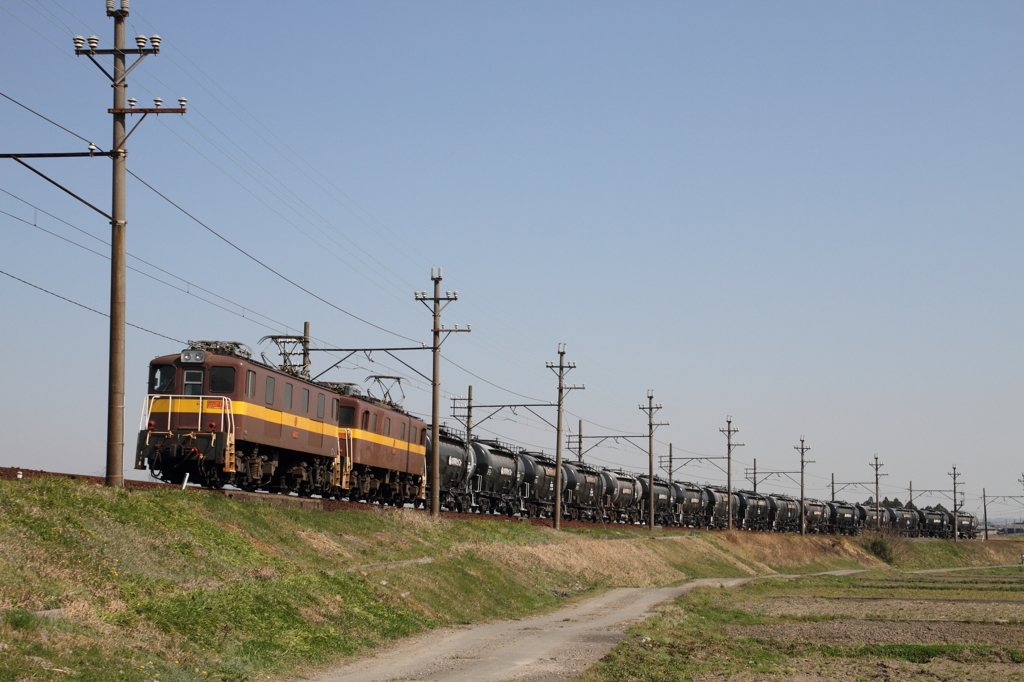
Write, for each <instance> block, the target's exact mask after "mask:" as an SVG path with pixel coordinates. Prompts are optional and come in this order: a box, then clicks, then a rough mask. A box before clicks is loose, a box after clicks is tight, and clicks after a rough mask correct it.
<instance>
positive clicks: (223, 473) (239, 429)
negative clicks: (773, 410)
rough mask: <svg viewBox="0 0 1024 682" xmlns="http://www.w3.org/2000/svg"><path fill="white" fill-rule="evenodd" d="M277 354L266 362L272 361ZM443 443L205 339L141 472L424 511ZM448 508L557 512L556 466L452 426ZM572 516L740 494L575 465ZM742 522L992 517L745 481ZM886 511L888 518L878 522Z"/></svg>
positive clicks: (735, 515) (625, 516) (162, 398)
mask: <svg viewBox="0 0 1024 682" xmlns="http://www.w3.org/2000/svg"><path fill="white" fill-rule="evenodd" d="M264 360H265V359H264ZM432 447H433V444H432V443H431V441H430V437H429V434H428V429H427V425H426V424H425V423H424V422H423V421H422V420H421V419H418V418H416V417H415V416H413V415H411V414H409V413H408V412H406V411H404V410H403V409H402V408H401V407H400V406H399V405H398V404H396V403H395V402H392V401H389V400H382V399H377V398H374V397H372V396H369V395H363V393H362V391H361V389H359V388H358V387H357V386H355V385H354V384H350V383H332V382H321V381H314V380H312V379H310V378H309V377H308V371H304V370H300V369H299V368H298V367H296V366H294V365H292V364H290V363H289V362H287V358H286V362H285V364H284V365H281V366H277V367H275V366H272V365H271V364H270V363H269V362H266V361H264V362H260V361H258V360H254V359H253V357H252V352H251V351H250V350H248V349H247V348H246V347H245V346H244V345H242V344H240V343H236V342H218V341H198V342H190V343H189V347H188V348H187V349H185V350H183V351H182V352H181V353H179V354H177V355H168V356H164V357H159V358H156V359H154V360H153V361H152V362H151V363H150V367H149V391H148V395H147V396H146V399H145V403H144V405H143V410H142V418H141V423H140V427H139V435H138V442H137V447H136V456H135V468H136V469H149V471H150V473H151V475H153V476H154V477H155V478H157V479H160V480H162V481H166V482H168V483H175V484H182V483H184V482H186V481H189V480H191V481H193V482H195V483H198V484H201V485H204V486H207V487H211V488H220V487H223V486H225V485H232V486H235V487H238V488H241V489H242V490H249V491H255V490H263V491H267V492H275V493H286V494H287V493H295V494H298V495H303V496H309V495H320V496H323V497H334V498H339V499H340V498H347V499H349V500H353V501H365V502H378V503H381V504H392V505H395V506H404V505H406V504H411V505H413V506H423V505H424V503H425V500H426V499H427V494H428V492H429V491H428V481H429V476H428V469H427V467H428V462H429V461H430V453H431V451H432ZM438 460H439V466H438V477H439V481H440V483H439V496H440V499H441V505H442V506H443V507H445V508H447V509H449V510H453V511H460V512H476V513H481V514H504V515H508V516H517V515H518V516H524V517H529V516H534V517H551V516H553V515H554V507H555V482H556V469H557V465H556V462H555V461H554V460H553V459H552V458H551V457H549V456H547V455H545V454H543V453H539V452H530V451H527V450H524V449H522V448H519V447H516V446H512V445H509V444H507V443H502V442H500V441H498V440H483V439H475V438H474V439H472V440H469V439H467V438H466V435H465V434H464V433H460V432H458V431H455V430H452V429H448V428H446V427H443V428H442V429H441V431H440V437H439V439H438ZM561 493H562V494H561V499H562V514H563V515H564V517H565V518H566V519H573V520H583V521H594V522H606V523H616V522H618V523H647V521H648V513H649V512H648V510H649V504H650V503H649V500H650V499H651V497H652V496H653V498H654V521H655V523H656V524H659V525H662V526H678V527H690V528H709V529H710V528H727V527H728V526H729V525H730V524H729V509H730V504H729V498H730V492H729V491H728V490H726V489H725V488H722V487H717V486H707V485H698V484H695V483H689V482H680V481H667V480H665V479H662V478H660V477H656V478H655V479H654V484H653V486H652V485H650V481H649V480H648V477H647V476H642V475H640V476H638V475H635V474H632V473H629V472H625V471H619V470H612V469H602V468H597V467H593V466H590V465H588V464H585V463H583V462H572V461H564V462H563V463H562V475H561ZM731 497H732V505H731V507H732V524H731V525H732V527H733V528H737V529H743V530H752V531H777V532H795V531H799V530H800V527H801V518H802V519H803V524H804V528H805V530H806V532H808V533H830V534H831V533H835V534H843V535H853V534H857V533H860V532H861V531H863V530H864V529H871V528H882V529H888V530H891V531H894V532H898V533H902V534H904V535H909V536H921V537H938V538H952V537H953V535H954V533H955V534H956V536H957V537H963V538H974V537H976V535H977V529H978V520H977V518H976V517H974V516H973V515H971V514H965V513H962V512H957V513H955V514H954V513H951V512H947V511H944V510H942V509H920V510H919V509H910V508H899V509H889V508H885V507H882V508H881V509H879V510H878V513H877V515H876V509H875V507H874V506H872V505H863V504H851V503H847V502H838V501H831V502H824V501H820V500H814V499H806V500H805V501H804V504H803V505H801V503H800V500H798V499H794V498H793V497H790V496H787V495H775V494H764V493H758V492H756V491H746V490H734V491H732V492H731ZM876 516H877V518H876Z"/></svg>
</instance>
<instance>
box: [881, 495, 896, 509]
mask: <svg viewBox="0 0 1024 682" xmlns="http://www.w3.org/2000/svg"><path fill="white" fill-rule="evenodd" d="M882 506H883V507H886V508H889V507H892V506H893V504H892V502H890V501H889V497H888V496H886V497H883V498H882Z"/></svg>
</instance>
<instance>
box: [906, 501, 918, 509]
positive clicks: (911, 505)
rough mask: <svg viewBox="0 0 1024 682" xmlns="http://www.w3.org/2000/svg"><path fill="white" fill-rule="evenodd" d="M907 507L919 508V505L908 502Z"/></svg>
mask: <svg viewBox="0 0 1024 682" xmlns="http://www.w3.org/2000/svg"><path fill="white" fill-rule="evenodd" d="M907 509H917V505H916V504H914V503H913V502H907Z"/></svg>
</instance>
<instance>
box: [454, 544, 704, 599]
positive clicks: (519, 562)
mask: <svg viewBox="0 0 1024 682" xmlns="http://www.w3.org/2000/svg"><path fill="white" fill-rule="evenodd" d="M474 551H476V553H477V554H478V555H480V556H483V557H487V558H489V559H493V560H494V561H497V562H498V563H500V564H502V565H504V566H507V567H508V568H510V569H512V570H513V571H516V572H517V573H519V574H521V575H529V574H530V572H531V571H534V570H536V569H537V568H538V566H540V567H544V568H547V569H551V570H558V571H564V572H566V573H569V574H571V575H573V576H577V577H578V578H580V579H581V580H584V581H585V582H588V583H589V582H592V581H599V582H601V583H606V584H608V585H611V586H614V587H654V586H657V585H666V584H670V583H673V582H677V581H679V580H683V579H684V578H686V575H685V574H683V573H682V572H680V571H678V570H677V569H675V568H673V567H672V566H671V565H670V564H669V563H668V562H667V561H665V560H664V559H663V558H662V557H660V556H658V555H657V554H655V553H653V552H650V551H649V550H648V549H646V548H645V547H643V546H642V541H639V540H586V539H581V538H571V539H569V540H568V541H566V542H559V543H548V544H543V545H528V546H518V547H512V546H508V545H479V546H476V547H475V548H474Z"/></svg>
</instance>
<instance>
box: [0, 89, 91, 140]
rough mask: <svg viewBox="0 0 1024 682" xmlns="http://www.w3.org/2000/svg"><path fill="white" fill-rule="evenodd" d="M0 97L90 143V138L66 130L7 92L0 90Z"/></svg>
mask: <svg viewBox="0 0 1024 682" xmlns="http://www.w3.org/2000/svg"><path fill="white" fill-rule="evenodd" d="M0 97H5V98H6V99H9V100H10V101H12V102H14V103H15V104H17V105H18V106H19V107H21V108H22V109H24V110H25V111H29V112H31V113H33V114H35V115H36V116H38V117H39V118H41V119H43V120H44V121H46V122H47V123H52V124H53V125H55V126H57V127H58V128H60V129H61V130H63V131H64V132H66V133H70V134H71V135H74V136H75V137H77V138H78V139H79V140H81V141H82V142H86V143H88V144H92V141H91V140H87V139H85V138H84V137H82V136H81V135H79V134H78V133H76V132H75V131H73V130H68V129H67V128H65V127H64V126H62V125H61V124H59V123H57V122H56V121H54V120H52V119H49V118H46V117H45V116H43V115H42V114H40V113H39V112H38V111H36V110H34V109H30V108H29V107H27V106H25V105H24V104H22V103H21V102H19V101H18V100H16V99H14V98H13V97H11V96H10V95H7V94H5V93H2V92H0Z"/></svg>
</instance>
